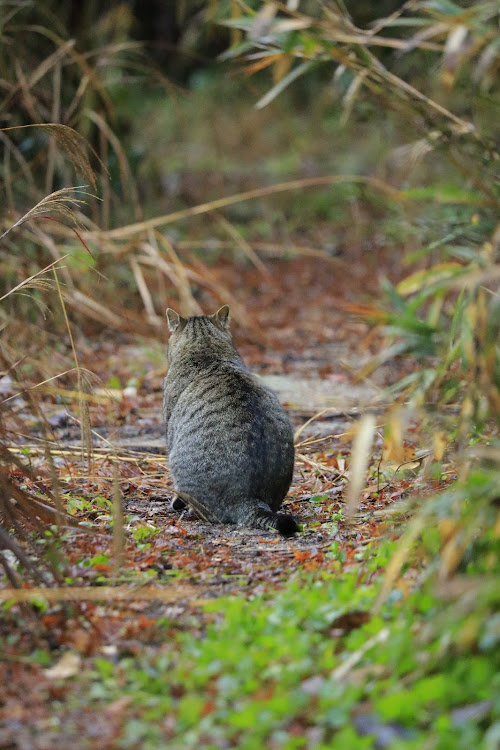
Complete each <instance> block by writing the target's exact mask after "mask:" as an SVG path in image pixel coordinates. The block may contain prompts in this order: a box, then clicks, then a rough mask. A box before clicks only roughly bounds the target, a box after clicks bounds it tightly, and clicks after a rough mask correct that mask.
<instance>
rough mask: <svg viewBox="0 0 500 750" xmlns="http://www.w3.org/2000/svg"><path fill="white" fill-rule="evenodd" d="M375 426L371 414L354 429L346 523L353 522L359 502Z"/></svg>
mask: <svg viewBox="0 0 500 750" xmlns="http://www.w3.org/2000/svg"><path fill="white" fill-rule="evenodd" d="M375 425H376V423H375V417H373V415H371V414H365V415H364V416H363V417H361V419H360V420H359V423H358V425H357V428H356V436H355V438H354V442H353V445H352V452H351V465H350V467H349V484H348V486H347V496H346V509H345V516H346V521H347V522H348V523H349V522H352V521H353V519H354V515H355V513H356V509H357V507H358V505H359V503H360V501H361V492H362V490H363V487H364V484H365V479H366V471H367V468H368V463H369V460H370V450H371V446H372V443H373V438H374V435H375Z"/></svg>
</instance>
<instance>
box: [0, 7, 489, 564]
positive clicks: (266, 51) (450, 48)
mask: <svg viewBox="0 0 500 750" xmlns="http://www.w3.org/2000/svg"><path fill="white" fill-rule="evenodd" d="M0 10H1V20H0V24H1V26H0V34H1V40H2V44H1V48H0V86H1V89H2V103H1V104H0V118H1V123H0V124H1V128H2V129H1V130H0V140H1V142H2V160H1V166H0V170H1V173H2V184H3V193H4V200H3V208H2V214H1V217H0V221H1V225H2V232H4V235H3V237H2V242H1V245H0V297H1V298H2V299H1V300H0V301H1V307H0V324H1V325H2V329H3V330H2V344H1V346H2V356H3V359H4V366H5V371H6V372H9V373H10V374H11V375H13V376H15V377H16V378H18V381H19V383H20V384H21V383H25V384H26V383H28V384H34V383H37V382H39V381H41V380H43V379H45V378H47V377H52V376H53V375H54V367H56V368H57V367H59V371H60V372H62V371H66V370H67V366H66V364H67V359H68V357H69V358H71V357H72V352H73V353H74V351H75V350H74V347H73V346H71V345H70V344H69V343H68V337H67V330H68V325H69V323H70V322H71V326H73V328H74V332H75V336H76V337H78V336H81V335H92V334H95V333H100V332H102V331H105V330H109V329H111V330H112V331H114V332H117V331H120V332H123V333H125V334H132V333H133V334H137V333H139V334H143V335H146V336H154V337H158V336H159V335H160V334H159V332H160V331H161V332H162V333H161V335H163V327H162V321H163V311H164V309H165V307H166V306H167V305H168V304H171V305H173V306H174V307H177V308H180V309H181V310H182V311H183V312H185V313H187V312H198V311H200V310H202V309H203V308H207V307H209V306H211V305H212V304H213V303H214V302H215V301H221V302H222V301H228V300H229V301H230V302H231V303H232V305H233V307H234V311H235V317H236V319H238V316H242V315H243V313H242V312H241V311H240V310H239V308H238V302H237V299H236V298H237V290H234V289H228V288H225V287H224V286H223V285H222V284H221V283H220V282H219V281H217V280H216V279H215V278H214V275H213V274H212V273H211V267H212V266H213V265H214V263H216V262H217V260H218V259H219V258H221V257H224V258H227V257H229V258H232V259H233V262H234V263H235V264H236V265H238V264H248V263H253V264H256V265H258V264H259V257H260V256H259V253H260V254H264V253H265V254H267V255H271V256H277V257H290V256H291V255H293V254H296V253H300V252H305V250H304V248H306V249H308V250H309V251H310V250H311V249H312V250H313V251H314V252H318V253H319V254H323V255H324V256H325V257H332V256H336V255H338V256H340V257H343V258H345V259H347V260H348V261H349V262H351V263H353V266H354V267H356V266H361V267H363V268H364V269H366V268H369V269H371V271H372V275H373V279H374V283H375V284H378V283H379V282H380V283H381V284H382V286H383V292H384V293H383V296H382V298H381V301H380V302H377V304H375V303H374V302H373V295H371V297H369V296H368V295H367V299H366V304H365V305H360V304H359V303H356V304H352V305H350V304H349V303H348V302H346V301H344V302H343V304H344V305H345V308H346V314H347V313H350V314H357V315H363V316H364V317H366V318H368V319H369V320H372V321H374V322H375V323H376V325H377V326H379V328H380V327H381V328H382V330H383V333H384V336H385V338H384V339H383V342H384V343H383V345H381V349H380V352H379V354H378V355H377V357H376V358H375V360H374V362H373V363H371V364H370V365H369V366H367V368H366V369H365V371H363V372H362V373H360V377H363V376H366V375H368V374H369V373H370V372H371V370H372V369H373V367H375V366H377V365H380V364H381V363H383V362H387V361H390V360H391V359H392V358H394V357H401V356H406V357H411V358H412V360H411V361H412V362H413V366H412V372H411V374H410V375H408V376H407V377H406V378H405V380H404V381H400V382H398V383H394V384H393V388H394V392H395V394H397V396H396V397H397V399H399V400H400V401H401V402H408V401H410V402H411V403H412V404H413V406H416V407H421V406H426V407H428V406H429V405H430V406H431V407H432V409H433V410H435V411H439V412H440V414H441V417H442V418H445V417H446V415H448V416H449V418H448V417H446V419H447V421H446V422H445V430H446V434H447V441H448V442H449V443H450V444H453V446H454V447H455V448H456V450H457V451H458V452H459V455H460V456H461V459H460V460H461V465H462V466H463V467H464V468H463V472H462V474H463V475H462V476H461V477H460V481H461V482H462V483H463V482H465V483H467V482H468V481H470V482H473V485H472V489H470V492H471V493H472V495H474V497H475V498H476V502H475V504H474V506H471V505H470V504H467V503H463V504H462V506H461V512H462V511H463V512H466V513H470V516H471V518H472V519H473V521H474V523H473V526H472V527H471V529H472V528H473V529H476V530H477V529H478V528H481V526H482V525H483V524H488V525H491V524H494V523H497V522H498V521H496V518H497V514H498V511H497V509H496V505H495V503H494V502H493V501H494V500H495V497H494V496H495V494H496V489H495V486H496V477H497V471H498V470H497V466H498V455H497V454H498V452H499V451H500V447H498V446H497V444H496V443H495V438H496V431H497V425H498V420H499V417H500V362H499V346H498V344H499V341H498V333H499V327H500V306H499V304H498V279H499V277H500V273H499V269H500V266H499V264H498V253H499V245H500V230H499V225H498V207H499V186H498V164H499V161H500V157H499V144H498V115H499V112H498V106H499V103H498V102H499V100H498V89H499V81H500V76H499V75H498V73H499V67H500V30H499V9H498V3H497V2H495V1H494V0H483V1H482V2H468V1H467V0H461V2H452V0H429V1H425V0H424V1H418V2H417V1H416V0H407V2H405V3H401V2H395V1H390V0H385V1H384V2H381V3H377V4H374V3H369V2H354V0H352V2H346V3H343V2H341V1H340V0H339V2H338V3H336V2H329V3H325V4H319V3H316V2H312V1H311V2H307V1H306V0H305V1H304V2H294V1H293V0H289V2H288V3H279V2H258V1H257V0H255V1H253V0H252V1H251V2H245V3H243V2H239V1H238V0H234V1H231V2H230V1H229V0H228V1H227V2H210V0H208V1H207V2H201V1H200V2H189V1H188V0H185V1H184V2H176V3H162V2H160V1H159V0H157V1H155V2H150V3H147V4H144V3H141V2H139V0H137V1H136V2H132V1H131V2H118V1H115V2H111V1H109V2H97V0H95V1H94V2H91V1H90V0H89V1H88V2H85V3H81V2H76V1H73V2H65V3H64V4H62V5H61V4H60V3H58V2H56V1H55V0H53V1H52V2H51V1H50V0H41V1H39V2H29V1H26V0H10V1H9V0H2V1H1V2H0ZM253 105H255V106H253ZM330 176H332V179H331V184H328V181H329V179H330ZM298 180H304V181H308V180H309V181H310V183H311V184H312V185H313V187H310V186H308V187H307V188H305V187H304V188H303V189H294V190H285V189H283V190H281V191H277V192H276V194H274V195H272V197H269V196H267V197H265V196H266V190H267V189H268V188H270V187H271V186H273V185H275V184H276V183H287V182H288V181H298ZM315 181H317V184H318V185H319V186H317V187H314V184H316V182H315ZM322 181H323V182H322ZM80 186H84V187H80ZM246 191H255V192H254V193H253V194H252V200H240V199H239V198H238V195H239V194H240V193H246ZM259 193H262V197H261V198H260V199H259ZM95 196H98V197H95ZM223 197H226V198H227V199H228V200H227V205H225V204H224V201H223V202H222V203H215V204H214V203H212V201H218V200H219V199H221V198H223ZM47 268H48V271H47V272H43V269H47ZM54 269H55V270H54ZM41 272H42V273H41ZM353 273H355V271H353ZM59 279H60V280H61V283H62V289H63V290H64V295H62V294H61V289H60V287H59ZM332 293H335V291H334V290H333V292H332ZM63 298H64V304H62V300H63ZM66 313H67V314H66ZM81 377H82V376H81V372H80V370H79V368H78V365H77V364H76V366H75V369H74V372H73V373H72V374H71V375H70V376H68V377H67V378H66V381H65V380H64V378H62V380H61V382H62V383H64V382H68V381H69V383H68V384H69V385H70V386H72V387H74V386H75V383H77V384H80V385H81V382H82V381H81ZM75 379H76V380H75ZM443 415H444V417H443ZM478 440H479V441H480V442H481V443H485V442H487V443H488V444H489V447H488V455H487V457H486V458H485V457H484V455H480V453H481V451H478V450H477V449H476V448H474V450H475V453H474V454H472V453H471V450H472V449H471V443H474V445H475V444H476V442H477V441H478ZM471 465H474V466H475V467H476V468H477V467H478V466H480V467H482V470H484V471H485V472H488V476H489V477H491V482H486V483H483V484H481V483H480V485H481V488H482V489H480V490H479V489H478V486H479V485H477V477H478V475H477V473H474V472H471V473H468V468H470V466H471ZM474 482H476V484H474ZM464 486H465V487H466V489H465V490H464ZM467 487H468V485H467V484H466V485H463V484H462V485H461V488H460V493H462V494H461V497H462V496H463V497H467V496H468V492H469V490H468V489H467ZM485 488H486V489H485ZM472 495H471V496H472ZM454 497H455V498H456V496H454ZM450 498H451V499H450V501H449V506H448V508H451V507H452V506H453V503H454V500H453V497H452V496H451V495H450ZM478 498H481V499H478ZM464 509H465V510H464ZM427 512H428V509H427V510H426V513H427ZM450 512H451V511H450ZM457 533H458V532H457ZM471 533H473V532H472V531H471ZM454 543H455V544H456V545H458V542H457V541H456V539H455V542H454ZM453 559H454V558H453ZM455 564H456V565H458V562H456V563H455Z"/></svg>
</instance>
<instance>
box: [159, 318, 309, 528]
mask: <svg viewBox="0 0 500 750" xmlns="http://www.w3.org/2000/svg"><path fill="white" fill-rule="evenodd" d="M167 320H168V327H169V330H170V339H169V343H168V352H167V358H168V363H169V368H168V373H167V376H166V378H165V388H164V398H163V416H164V420H165V427H166V434H167V448H168V453H169V462H170V468H171V471H172V475H173V478H174V486H175V490H176V494H177V498H176V500H175V501H174V508H176V509H181V508H183V507H185V505H186V504H187V505H189V506H190V507H192V509H193V510H194V511H195V513H197V514H198V515H199V516H201V517H202V518H204V519H205V520H207V521H211V522H212V523H218V522H222V523H233V524H238V525H241V526H249V527H254V528H260V529H268V528H273V529H276V530H277V531H279V532H280V533H281V534H283V535H285V536H287V535H291V534H294V533H295V532H296V531H298V525H297V522H296V520H295V518H294V517H293V516H292V515H290V514H289V513H278V512H277V511H278V509H279V508H280V507H281V504H282V502H283V499H284V497H285V495H286V493H287V492H288V488H289V487H290V482H291V481H292V474H293V461H294V448H293V432H292V427H291V424H290V420H289V418H288V416H287V415H286V413H285V412H284V410H283V408H282V406H281V404H280V403H279V401H278V399H277V397H276V395H275V394H274V393H273V392H272V391H270V390H269V389H268V388H266V387H265V386H264V385H262V383H261V382H260V381H259V379H258V378H257V377H256V376H255V375H252V374H251V373H250V372H249V370H248V369H247V368H246V366H245V364H244V362H243V360H242V358H241V357H240V355H239V354H238V352H237V350H236V348H235V346H234V344H233V339H232V336H231V333H230V331H229V307H228V306H227V305H224V307H221V308H220V310H218V311H217V312H216V313H215V314H214V315H201V316H193V317H190V318H183V317H181V316H180V315H179V314H178V313H176V312H175V311H174V310H171V309H170V308H169V309H168V310H167Z"/></svg>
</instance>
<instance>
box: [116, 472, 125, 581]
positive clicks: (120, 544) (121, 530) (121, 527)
mask: <svg viewBox="0 0 500 750" xmlns="http://www.w3.org/2000/svg"><path fill="white" fill-rule="evenodd" d="M119 479H120V477H119V470H118V460H117V458H116V457H115V459H114V460H113V573H114V575H115V577H116V578H117V577H118V576H119V575H120V573H121V571H122V570H123V567H124V565H125V520H124V515H123V501H122V493H121V490H120V481H119Z"/></svg>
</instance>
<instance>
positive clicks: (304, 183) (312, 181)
mask: <svg viewBox="0 0 500 750" xmlns="http://www.w3.org/2000/svg"><path fill="white" fill-rule="evenodd" d="M343 184H355V185H369V186H371V187H373V188H374V189H375V190H378V191H380V192H381V193H384V194H385V195H387V196H389V197H390V198H392V199H393V200H397V201H405V200H407V199H406V197H405V194H404V192H403V191H401V190H398V189H396V188H394V187H393V186H392V185H389V184H388V183H387V182H384V181H383V180H379V179H378V178H377V177H370V176H368V175H325V176H322V177H306V178H304V179H301V180H291V181H289V182H281V183H278V184H277V185H269V186H267V187H263V188H255V189H254V190H246V191H245V192H243V193H235V194H234V195H229V196H227V197H225V198H218V199H217V200H214V201H209V202H208V203H200V204H199V205H198V206H192V207H191V208H186V209H183V210H182V211H174V212H173V213H171V214H165V215H164V216H156V217H154V218H152V219H147V220H146V221H139V222H137V223H135V224H128V225H127V226H124V227H118V228H117V229H111V230H110V231H108V232H104V233H102V235H101V236H102V237H103V238H105V239H113V240H124V239H128V238H130V237H132V236H134V235H136V234H140V233H142V232H146V231H148V230H150V229H157V228H158V227H161V226H165V225H166V224H173V223H174V222H176V221H180V220H181V219H187V218H189V217H190V216H201V215H202V214H206V213H210V212H211V211H216V210H218V209H220V208H226V207H227V206H233V205H234V204H236V203H242V202H243V201H248V200H255V199H256V198H263V197H265V196H267V195H275V194H277V193H286V192H288V191H290V190H300V189H304V188H309V187H318V186H320V185H343ZM92 236H93V235H92Z"/></svg>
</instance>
